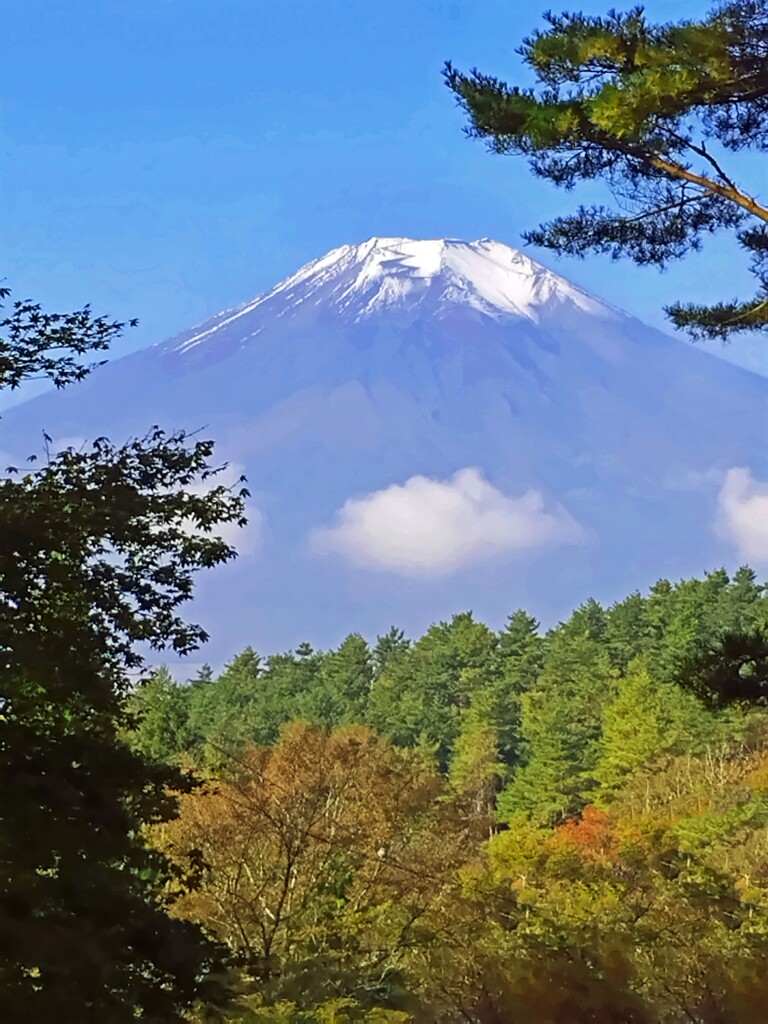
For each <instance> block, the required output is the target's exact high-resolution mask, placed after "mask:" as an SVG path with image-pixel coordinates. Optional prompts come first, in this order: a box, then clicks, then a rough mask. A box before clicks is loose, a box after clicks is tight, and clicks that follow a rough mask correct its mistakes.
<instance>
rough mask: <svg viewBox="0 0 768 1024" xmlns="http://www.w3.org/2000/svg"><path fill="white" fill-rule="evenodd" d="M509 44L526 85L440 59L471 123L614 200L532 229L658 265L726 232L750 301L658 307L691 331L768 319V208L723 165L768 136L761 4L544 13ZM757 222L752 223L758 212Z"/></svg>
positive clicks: (500, 147) (725, 332) (542, 238)
mask: <svg viewBox="0 0 768 1024" xmlns="http://www.w3.org/2000/svg"><path fill="white" fill-rule="evenodd" d="M545 21H546V22H547V28H546V30H544V31H540V32H535V33H534V34H533V35H532V36H531V37H530V38H528V39H526V40H524V41H523V43H522V46H521V48H520V50H519V51H518V52H519V53H520V55H521V56H522V58H523V61H524V62H525V64H526V65H528V67H529V68H530V69H531V71H532V72H533V76H534V81H535V85H534V86H533V88H522V87H520V86H517V85H509V84H507V83H506V82H504V81H502V80H500V79H498V78H495V77H493V76H491V75H487V74H482V73H481V72H479V71H477V70H472V71H471V72H470V73H469V74H465V73H462V72H460V71H457V70H456V69H455V68H453V67H452V66H451V64H450V63H449V64H448V65H447V66H446V69H445V79H446V83H447V85H448V87H449V88H450V89H451V91H452V92H453V94H454V96H455V97H456V99H457V101H458V102H459V104H460V106H461V107H462V108H463V109H464V111H465V112H466V114H467V116H468V120H469V126H468V134H469V135H470V136H471V137H473V138H478V139H483V140H485V141H486V142H487V143H488V145H489V148H490V149H491V151H492V152H495V153H501V154H506V153H512V154H519V155H522V156H525V157H527V159H528V160H529V162H530V165H531V168H532V170H533V172H534V173H535V174H536V175H538V176H539V177H542V178H545V179H548V180H549V181H551V182H553V183H554V184H555V185H556V186H558V187H560V188H564V189H572V188H573V187H574V186H575V185H576V184H578V183H579V182H584V181H586V182H589V181H592V180H594V179H599V180H600V181H602V182H603V183H604V184H605V185H606V186H607V187H608V189H609V191H610V193H611V194H612V197H613V200H614V206H613V207H612V208H609V207H606V206H602V205H596V206H592V207H584V206H580V207H579V208H578V209H577V211H576V212H575V213H574V214H572V215H569V216H565V217H559V218H557V219H555V220H553V221H551V222H549V223H547V224H544V225H542V226H540V227H539V228H538V229H536V230H533V231H530V232H528V234H527V235H526V236H525V237H526V238H527V240H528V241H530V242H533V243H535V244H536V245H542V246H546V247H548V248H551V249H554V250H555V251H557V252H559V253H564V254H567V255H572V256H583V255H585V254H586V253H588V252H601V253H608V254H610V255H611V256H612V257H613V258H615V259H618V258H620V257H624V256H628V257H629V258H630V259H632V260H634V261H635V262H636V263H638V264H641V265H642V264H655V265H657V266H659V267H664V266H665V265H666V264H667V263H669V262H670V261H671V260H675V259H679V258H681V257H683V256H684V255H686V254H687V253H688V252H690V251H692V250H697V249H699V248H700V246H701V241H702V238H703V236H705V235H707V234H711V233H714V232H716V231H718V230H721V229H726V230H730V231H735V233H736V237H737V238H738V240H739V242H740V244H741V246H742V247H743V248H744V249H745V250H746V251H747V252H748V253H749V254H750V257H751V260H752V272H753V274H754V276H755V278H756V280H757V285H758V290H757V294H756V296H755V298H754V299H752V300H750V301H747V302H738V301H734V302H722V303H716V304H714V305H711V306H693V305H685V304H677V305H674V306H672V307H670V308H669V309H668V310H667V313H668V315H669V316H670V319H671V320H672V322H673V323H674V324H675V326H676V327H678V328H685V329H686V330H688V331H689V332H690V333H691V334H692V336H693V337H694V338H697V337H717V338H721V339H728V338H729V337H730V336H731V335H733V334H734V333H736V332H738V331H745V330H765V329H766V327H768V228H766V226H765V223H766V222H768V209H766V207H765V205H764V204H762V203H761V202H759V201H758V200H757V199H755V198H754V195H755V193H756V190H754V189H752V190H750V189H748V188H746V187H743V186H741V185H739V184H738V183H737V182H736V180H735V176H734V174H733V172H732V171H729V170H728V169H727V167H726V161H725V159H724V158H725V157H726V156H727V155H728V153H729V152H733V151H736V150H740V149H747V148H751V149H754V150H757V151H760V152H764V151H765V150H766V149H768V131H766V127H765V126H766V123H768V70H767V68H768V65H767V64H766V59H765V58H766V52H768V5H766V0H731V2H726V3H725V4H723V5H721V6H720V7H718V8H716V9H715V10H714V11H713V12H712V13H711V14H709V15H708V16H707V17H706V18H704V19H703V20H700V21H685V22H681V23H679V24H661V25H659V24H653V23H651V22H649V21H648V19H647V18H646V16H645V14H644V11H643V9H642V8H641V7H635V8H633V9H632V10H630V11H628V12H627V13H624V14H621V13H617V12H615V11H611V12H610V13H609V14H608V15H607V16H606V17H597V16H593V15H584V14H563V15H554V14H546V15H545ZM756 222H757V223H756Z"/></svg>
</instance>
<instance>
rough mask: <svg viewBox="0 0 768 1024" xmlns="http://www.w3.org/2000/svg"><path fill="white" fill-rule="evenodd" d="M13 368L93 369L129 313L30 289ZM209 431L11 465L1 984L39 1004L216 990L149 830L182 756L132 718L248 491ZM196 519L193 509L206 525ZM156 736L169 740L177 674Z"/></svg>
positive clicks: (176, 1012) (6, 537)
mask: <svg viewBox="0 0 768 1024" xmlns="http://www.w3.org/2000/svg"><path fill="white" fill-rule="evenodd" d="M4 326H5V327H6V329H7V340H5V341H3V342H2V346H0V354H1V355H2V365H0V385H2V386H6V387H8V386H10V387H14V386H16V385H17V384H19V383H21V382H22V380H23V379H26V378H30V377H33V376H36V375H38V374H41V375H43V376H46V377H48V378H50V379H51V380H53V381H54V383H56V384H58V385H60V386H61V385H63V384H66V383H68V382H69V381H70V380H73V379H78V378H79V377H81V376H83V375H84V374H85V373H86V372H87V367H83V366H81V365H80V364H79V362H78V359H77V357H78V356H81V355H83V354H85V353H86V352H87V351H90V350H92V349H100V348H103V347H104V346H105V345H106V343H107V341H108V340H109V339H110V338H111V337H112V336H113V334H114V333H115V331H116V330H117V329H118V327H119V325H116V324H111V325H110V324H107V323H106V322H104V321H102V320H93V319H92V318H91V316H90V314H89V312H88V311H87V310H86V311H83V312H81V313H78V314H72V315H71V316H63V317H59V316H48V315H44V314H42V313H40V311H39V309H38V307H36V306H32V305H31V304H28V303H24V304H21V305H17V306H16V307H15V313H14V315H13V316H12V317H11V319H10V321H6V323H5V325H4ZM212 452H213V446H212V443H211V442H209V441H203V440H197V441H190V439H188V438H187V437H185V436H184V435H183V434H178V435H167V434H164V433H163V432H162V431H160V430H157V429H153V430H152V431H150V433H149V434H147V436H146V437H144V438H142V439H138V440H132V441H129V442H128V443H126V444H125V445H122V446H120V447H116V446H114V445H112V444H110V443H109V441H107V440H106V439H105V438H100V439H97V440H96V441H95V442H94V443H93V444H92V445H91V446H90V447H87V446H83V448H81V449H80V450H78V451H74V450H72V449H68V450H66V451H63V452H61V453H59V454H58V455H55V456H51V455H49V458H48V460H47V464H46V465H44V466H43V467H42V468H40V469H37V470H34V471H28V472H25V473H24V474H18V473H10V474H9V475H8V476H6V477H4V478H3V479H2V480H0V780H1V781H0V793H2V797H1V798H0V800H1V802H0V815H1V817H2V829H0V994H1V999H2V1017H3V1020H4V1021H8V1022H9V1024H17V1022H18V1024H22V1022H26V1021H32V1020H34V1021H41V1022H47V1021H59V1020H61V1021H67V1020H71V1021H75V1020H76V1021H78V1022H82V1024H88V1022H94V1024H95V1022H97V1021H98V1022H102V1021H104V1020H109V1021H110V1022H115V1024H120V1022H121V1021H126V1022H127V1021H134V1020H136V1019H137V1018H139V1017H141V1018H143V1019H147V1020H153V1021H158V1022H161V1021H177V1020H181V1014H182V1012H183V1010H184V1008H185V1007H187V1006H189V1005H190V1004H191V1003H192V1002H193V1000H194V999H196V998H199V997H200V996H201V995H203V994H205V993H206V992H208V994H209V995H211V994H212V992H211V990H210V986H209V985H208V983H207V982H205V983H204V979H205V978H206V977H207V975H208V974H209V972H210V969H211V967H212V964H213V963H214V960H215V957H216V950H215V947H213V946H212V945H211V944H209V943H207V942H206V941H204V940H203V937H202V935H201V933H200V931H199V930H198V929H197V928H196V927H194V926H192V925H190V924H188V923H185V922H180V921H176V920H172V919H170V918H169V917H168V916H167V914H166V912H165V907H164V897H163V892H164V888H165V885H166V883H167V882H168V881H169V880H170V878H171V868H170V864H169V862H168V861H167V859H166V858H165V857H163V856H162V855H160V854H159V853H158V852H157V851H154V850H151V849H149V848H148V847H147V846H146V845H145V843H144V842H143V840H142V838H141V833H142V829H143V828H144V826H145V825H146V824H148V823H150V822H157V821H163V820H167V819H169V818H171V817H172V816H173V814H174V813H175V800H174V799H172V798H171V797H169V795H168V787H170V786H173V787H175V788H176V789H181V790H184V789H189V788H190V786H191V785H192V783H191V781H190V780H189V779H188V778H187V777H186V776H184V775H182V774H181V773H180V772H178V771H175V770H172V769H170V768H167V767H165V766H162V765H159V764H153V763H150V762H147V761H146V760H145V759H144V758H143V757H142V756H141V755H140V754H139V753H137V752H136V751H135V750H131V749H129V748H128V746H126V745H125V744H124V743H123V742H122V740H121V738H120V737H121V735H122V733H123V731H124V730H125V728H126V727H127V726H129V725H130V724H131V723H130V721H129V716H128V713H127V710H126V707H125V701H124V697H125V694H126V693H127V691H128V679H129V672H130V671H134V672H135V671H140V670H141V667H142V661H141V658H140V656H139V654H138V653H137V651H136V644H137V643H139V642H141V643H143V644H148V645H149V646H151V647H154V648H156V649H163V648H170V649H171V650H173V651H176V652H179V653H184V652H187V651H190V650H192V649H194V647H195V646H196V645H197V644H198V643H199V642H200V641H201V640H203V639H205V634H204V632H203V631H202V630H201V629H200V628H199V627H197V626H194V625H188V624H187V623H185V622H184V621H183V620H182V619H181V618H180V617H179V614H178V609H179V606H180V605H181V604H182V603H183V602H184V601H186V600H187V599H188V598H189V597H190V595H191V592H192V583H193V579H194V575H195V573H196V572H197V571H198V570H199V569H202V568H208V567H211V566H214V565H216V564H219V563H221V562H226V561H228V560H229V559H231V558H232V557H233V555H234V551H233V549H232V548H231V547H230V546H229V545H228V544H227V543H225V542H224V541H223V540H221V539H220V538H219V537H217V535H216V528H217V527H218V526H219V525H221V524H225V523H231V522H235V523H239V522H243V499H244V496H245V492H244V491H243V490H240V491H238V492H234V493H232V492H231V491H230V490H228V489H226V488H224V487H222V486H216V484H215V476H216V472H217V470H216V468H215V467H214V466H213V465H212V463H211V458H212ZM190 526H191V527H192V528H190ZM150 692H154V693H155V696H158V697H159V696H160V694H162V697H163V701H164V703H162V702H161V704H162V706H159V705H158V706H157V707H156V709H155V711H154V724H153V725H152V727H151V729H150V730H149V731H148V732H147V733H146V736H145V741H146V745H147V746H148V747H152V748H153V752H154V753H160V752H162V750H163V749H164V747H165V746H166V745H167V743H168V737H169V735H172V734H173V729H172V728H169V724H168V723H169V721H171V722H172V721H174V715H175V714H176V712H175V711H174V710H173V709H172V703H173V702H172V701H170V700H166V699H165V698H167V697H169V696H170V695H171V692H172V691H171V687H170V685H169V683H168V680H167V679H166V680H162V679H161V680H160V681H159V682H157V681H156V683H155V685H154V691H153V688H152V687H150Z"/></svg>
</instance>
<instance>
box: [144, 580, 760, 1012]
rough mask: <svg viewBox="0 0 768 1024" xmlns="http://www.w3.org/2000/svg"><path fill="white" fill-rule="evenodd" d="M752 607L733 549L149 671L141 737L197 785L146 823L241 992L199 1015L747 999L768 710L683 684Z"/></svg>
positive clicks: (756, 972) (755, 991) (188, 914)
mask: <svg viewBox="0 0 768 1024" xmlns="http://www.w3.org/2000/svg"><path fill="white" fill-rule="evenodd" d="M767 626H768V592H767V588H766V587H764V586H761V585H759V584H758V583H757V581H756V577H755V574H754V572H753V571H752V570H750V569H749V568H748V567H743V568H741V569H739V570H738V571H737V572H736V573H735V574H734V575H733V578H729V576H728V574H727V573H726V572H725V571H724V570H718V571H716V572H712V573H710V574H709V575H707V576H706V577H705V578H704V579H691V580H686V581H683V582H680V583H677V584H672V583H670V582H668V581H666V580H661V581H659V582H658V583H657V584H656V585H655V586H654V587H652V588H651V590H650V592H649V593H648V594H647V595H645V596H643V595H641V594H639V593H635V594H632V595H630V596H629V597H628V598H626V599H625V600H623V601H621V602H618V603H617V604H615V605H613V606H612V607H610V608H603V607H602V606H601V605H600V604H598V603H597V602H596V601H588V602H587V603H585V604H584V605H582V606H581V607H579V608H578V609H576V610H575V611H574V613H573V614H572V615H571V616H570V618H569V619H568V620H567V621H565V622H562V623H560V624H559V625H558V626H556V627H555V628H553V629H551V630H549V631H547V632H545V633H542V632H541V631H540V629H539V628H538V624H537V623H536V621H535V619H533V618H532V617H531V616H530V615H528V614H527V613H526V612H524V611H522V610H518V611H516V612H514V614H512V615H510V617H509V619H508V621H507V623H506V625H505V627H504V628H503V629H501V630H500V631H499V632H497V633H496V632H493V631H492V630H491V629H489V628H488V627H487V626H485V625H483V624H482V623H480V622H477V621H476V620H475V619H474V618H473V617H472V615H471V613H469V612H466V613H462V614H459V615H456V616H455V617H454V618H453V619H452V620H451V621H450V622H441V623H438V624H436V625H433V626H432V627H430V628H429V629H428V630H427V632H426V633H425V634H424V636H422V637H420V638H419V639H417V640H415V641H411V640H409V639H407V638H406V637H404V636H403V633H402V632H401V631H399V630H397V629H392V630H391V631H390V632H389V633H387V634H385V635H384V636H380V637H379V638H378V639H377V641H376V642H375V643H374V644H373V645H372V646H369V644H368V643H367V642H366V641H365V640H364V639H363V638H362V637H361V636H359V635H354V634H353V635H351V636H349V637H348V638H347V639H346V640H345V641H344V642H343V643H342V644H341V645H340V647H339V648H338V649H336V650H331V651H314V650H313V649H312V648H311V647H310V646H309V645H308V644H303V645H301V646H299V647H298V648H297V649H296V650H295V651H292V652H289V653H284V654H276V655H271V656H268V657H265V658H262V657H261V656H260V655H259V654H257V653H256V652H255V651H254V650H252V649H251V648H247V649H246V650H245V651H243V652H242V653H241V654H239V655H238V656H237V657H235V658H234V659H233V660H232V661H231V662H230V664H229V665H228V666H227V667H226V668H225V669H224V671H223V672H222V673H221V674H220V675H219V676H218V677H214V675H213V673H212V672H211V671H210V670H209V669H203V670H202V671H201V672H200V673H199V674H198V676H197V677H196V678H195V679H193V680H191V681H189V682H177V681H174V679H173V678H172V677H171V675H170V674H169V673H168V672H167V671H166V670H160V671H158V672H156V673H155V675H154V676H153V677H152V678H151V679H150V680H148V681H147V682H146V683H144V684H143V685H142V686H140V687H139V688H138V689H137V690H136V691H135V692H134V693H133V694H132V695H131V697H130V698H129V708H130V716H129V718H130V720H131V721H132V723H133V727H132V729H131V730H130V731H129V732H128V734H127V738H128V740H129V743H130V744H131V745H132V747H133V748H134V750H135V751H136V752H137V753H139V754H141V755H143V756H144V757H147V758H148V759H150V760H151V761H156V762H158V763H161V762H165V763H168V764H172V765H174V766H178V767H181V768H182V769H187V770H193V771H194V772H195V773H196V775H197V776H198V777H199V778H202V779H203V780H204V784H203V785H202V786H201V787H198V788H195V789H193V790H192V791H191V792H189V793H186V794H184V795H182V796H181V797H180V815H179V817H178V818H177V819H176V820H173V821H170V822H167V823H165V824H161V825H157V826H150V827H149V830H148V836H149V839H150V842H151V843H152V844H153V845H154V846H155V847H156V848H157V849H158V851H160V852H161V853H163V854H164V855H165V856H167V857H168V858H169V859H170V860H171V862H172V863H173V864H174V878H175V881H174V883H173V893H172V897H173V903H172V910H171V912H172V914H174V915H175V916H177V917H179V918H182V919H185V920H188V921H190V922H194V923H196V924H199V925H201V926H202V927H203V929H204V930H205V931H206V932H208V934H209V935H210V936H211V937H212V938H214V939H216V940H218V941H220V942H222V943H223V944H224V945H225V946H226V948H227V949H228V951H229V952H228V958H227V963H228V967H227V971H228V981H229V983H230V985H232V986H233V989H234V991H235V992H236V998H235V1001H234V1002H233V1003H232V1004H231V1005H230V1008H229V1009H228V1010H224V1011H222V1010H216V1011H214V1010H212V1009H211V1008H208V1009H206V1008H205V1007H202V1006H201V1007H200V1008H199V1013H198V1017H197V1019H198V1020H200V1021H205V1020H217V1019H219V1020H221V1019H223V1020H230V1021H251V1020H252V1021H260V1020H264V1021H291V1022H318V1024H320V1022H326V1021H328V1022H330V1021H336V1022H346V1021H358V1020H361V1021H377V1022H386V1021H390V1022H395V1021H397V1022H406V1021H415V1022H421V1021H424V1022H427V1021H446V1022H453V1021H456V1022H461V1021H471V1022H476V1024H492V1022H501V1021H505V1022H506V1021H515V1022H531V1024H533V1022H545V1021H568V1022H579V1021H597V1020H600V1021H603V1020H610V1021H627V1022H630V1021H631V1022H635V1021H643V1022H645V1021H648V1022H650V1021H700V1022H706V1024H709V1022H713V1024H714V1022H718V1021H736V1020H740V1021H751V1020H758V1019H761V1018H760V1013H761V1012H762V1011H761V1009H760V1008H761V1007H762V1006H763V1005H764V1001H765V998H766V996H768V977H766V973H765V970H764V964H765V956H766V953H767V952H768V945H767V944H768V713H767V712H766V711H765V710H764V709H763V708H762V707H761V706H760V704H759V703H758V704H755V703H750V704H748V705H745V704H743V703H740V702H738V701H736V702H729V701H725V702H723V701H719V700H717V699H710V700H709V701H707V700H705V699H702V695H701V694H700V693H699V694H697V693H695V692H692V688H691V685H690V681H691V679H692V678H693V677H694V676H695V669H696V666H700V665H701V664H703V663H704V662H705V661H706V659H707V658H711V652H712V651H717V650H722V649H723V644H724V643H727V638H728V637H729V636H732V635H735V634H738V635H755V636H757V635H758V634H759V633H761V632H762V631H763V630H764V629H765V628H766V627H767ZM758 669H759V666H758V665H755V666H753V667H752V669H750V666H749V665H745V666H744V667H743V669H742V674H743V675H744V676H746V677H748V676H749V673H750V671H752V672H753V673H754V672H756V671H758ZM710 697H711V694H710ZM723 704H724V705H725V706H720V705H723Z"/></svg>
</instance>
